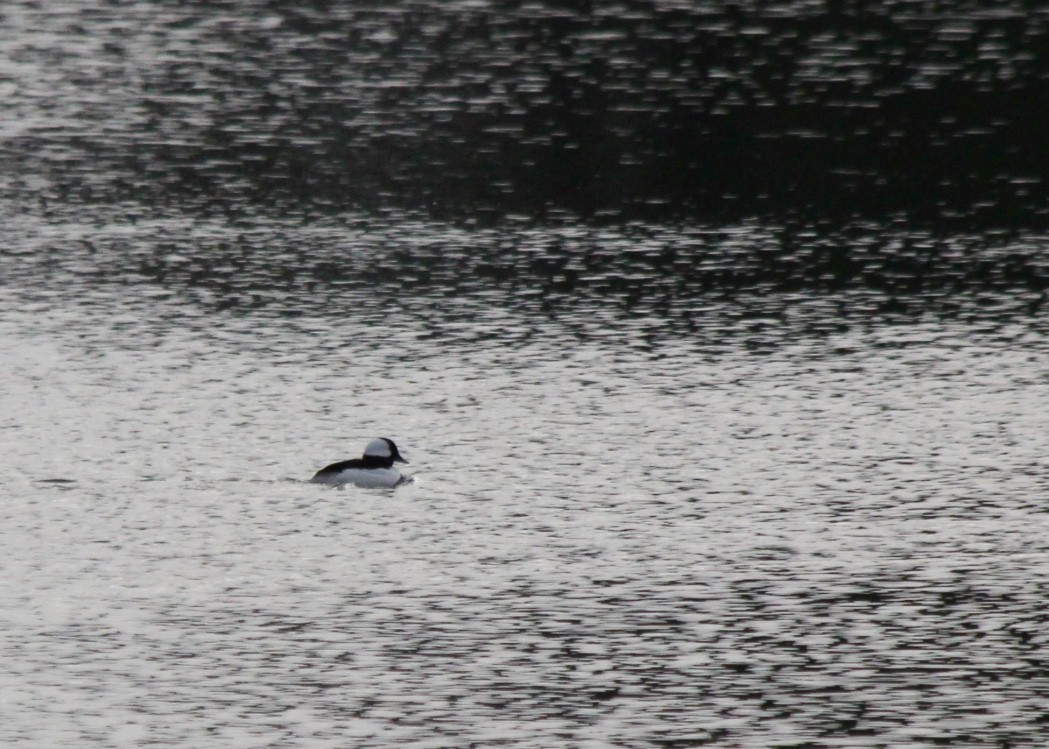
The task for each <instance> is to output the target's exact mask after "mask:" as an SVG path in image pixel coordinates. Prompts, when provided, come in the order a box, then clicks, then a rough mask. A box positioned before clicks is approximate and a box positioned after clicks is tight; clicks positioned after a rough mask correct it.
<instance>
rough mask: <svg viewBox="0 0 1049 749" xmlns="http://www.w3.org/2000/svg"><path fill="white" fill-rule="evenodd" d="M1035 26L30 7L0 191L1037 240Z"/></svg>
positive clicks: (828, 9) (1040, 175) (751, 15)
mask: <svg viewBox="0 0 1049 749" xmlns="http://www.w3.org/2000/svg"><path fill="white" fill-rule="evenodd" d="M70 6H72V7H70ZM1031 6H1032V4H1031V3H1023V2H1018V1H1016V0H1012V1H1004V0H1001V1H996V2H987V1H986V0H983V1H980V2H962V1H960V0H955V1H953V2H941V3H939V4H937V5H936V7H935V8H925V7H919V6H917V5H916V4H915V3H914V2H911V1H910V0H887V1H886V2H881V3H878V4H877V5H876V7H874V6H870V7H869V6H868V5H863V4H858V3H848V2H815V1H808V0H793V1H792V2H786V1H780V2H754V1H753V0H742V1H741V2H731V3H730V2H717V1H713V0H712V1H710V2H702V3H682V2H647V1H646V2H639V1H636V0H621V1H620V2H616V3H611V4H606V3H589V2H584V3H555V2H545V1H542V0H540V1H539V2H529V3H523V4H516V3H500V2H490V1H489V0H477V1H474V2H469V3H457V4H455V5H454V6H449V5H448V4H447V3H439V2H432V1H431V0H416V1H414V2H411V3H408V4H398V5H397V6H396V7H394V8H387V7H369V4H361V3H333V2H313V3H309V4H308V5H303V4H289V3H273V2H266V1H264V0H250V1H248V2H240V3H235V4H223V5H222V6H216V5H215V4H208V5H199V4H194V3H160V2H142V3H137V4H134V5H119V6H113V5H112V4H110V3H103V2H98V1H97V0H80V1H79V2H77V3H62V4H54V3H30V2H24V1H21V0H19V1H16V2H10V3H6V4H5V6H4V8H3V10H2V11H0V13H2V14H3V17H2V21H3V22H2V23H0V46H2V47H3V48H4V49H5V50H9V53H8V55H7V57H8V61H7V62H6V63H4V64H3V67H2V68H0V94H3V96H4V100H5V104H7V106H8V116H6V117H5V120H4V122H3V124H2V125H0V163H2V164H3V165H4V167H5V168H4V169H3V170H2V174H0V188H2V192H3V194H5V195H9V194H13V193H20V192H23V191H26V190H28V191H30V192H32V193H33V194H37V195H40V196H42V197H44V198H46V199H48V200H60V201H63V200H66V199H69V198H70V197H74V198H78V199H86V200H103V201H112V200H117V199H131V200H140V201H145V202H147V203H161V204H164V203H170V202H171V201H175V200H178V201H185V202H189V203H192V204H193V205H195V206H198V207H205V206H212V207H214V206H215V205H222V206H227V207H229V206H232V207H236V206H237V205H238V204H240V203H241V202H242V201H243V200H245V199H251V200H255V201H259V202H264V203H266V204H269V205H275V206H280V205H285V204H286V203H288V202H292V203H302V202H306V203H310V204H312V205H315V206H319V207H332V206H334V207H337V208H342V207H347V206H354V207H361V206H383V205H385V206H390V205H392V206H399V207H405V206H410V207H413V208H417V209H423V210H436V211H442V212H444V213H454V214H456V215H465V216H473V215H476V214H477V213H479V212H487V211H493V210H494V211H496V212H498V213H503V212H506V211H518V212H525V213H530V214H532V213H537V212H542V211H543V210H545V209H546V208H548V207H551V206H552V207H554V208H569V209H572V210H576V211H583V212H587V213H594V214H596V215H603V216H606V217H608V216H613V217H614V216H620V215H626V216H641V215H662V216H666V215H689V216H697V215H700V216H704V217H708V218H709V217H730V218H733V217H738V216H748V215H754V214H761V215H767V214H770V213H772V214H777V215H786V216H802V217H805V216H808V215H811V214H813V213H815V214H818V215H829V216H834V217H842V216H844V217H850V216H852V215H855V214H861V215H874V216H880V215H883V214H885V213H886V212H905V213H908V214H910V215H914V216H918V217H920V218H922V219H923V220H930V219H931V220H934V221H936V220H943V219H945V218H947V217H953V218H954V219H960V220H965V221H972V220H976V221H978V222H980V223H984V222H986V221H993V222H995V223H998V224H1000V225H1011V224H1014V223H1016V222H1017V221H1021V222H1030V221H1032V220H1036V221H1039V222H1041V223H1042V224H1044V222H1045V219H1046V208H1045V206H1046V204H1047V203H1046V198H1047V197H1049V196H1047V194H1046V182H1045V179H1044V175H1045V174H1046V173H1047V172H1049V164H1047V163H1046V155H1045V154H1046V150H1045V149H1044V148H1043V147H1042V146H1043V143H1044V140H1045V138H1044V133H1043V131H1042V129H1041V127H1040V126H1039V125H1038V124H1037V123H1040V122H1041V121H1042V120H1044V117H1040V116H1039V113H1038V112H1037V111H1034V110H1032V106H1035V104H1036V103H1037V102H1040V101H1044V100H1045V84H1044V81H1045V79H1046V74H1047V72H1049V71H1047V70H1046V60H1047V58H1046V56H1044V55H1042V54H1040V52H1039V51H1040V49H1041V44H1040V41H1041V40H1042V39H1043V38H1044V36H1045V34H1046V31H1047V23H1049V15H1047V14H1046V13H1045V11H1044V9H1042V10H1039V9H1035V8H1032V7H1031ZM26 175H28V176H26Z"/></svg>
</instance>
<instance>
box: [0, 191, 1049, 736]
mask: <svg viewBox="0 0 1049 749" xmlns="http://www.w3.org/2000/svg"><path fill="white" fill-rule="evenodd" d="M126 210H128V213H119V212H118V213H114V214H113V215H106V214H105V213H102V212H95V213H94V214H93V215H92V216H91V217H87V216H84V215H82V213H81V214H78V213H77V211H76V210H72V209H71V210H70V211H68V212H67V213H65V214H61V213H59V211H58V209H57V208H56V207H51V208H49V209H48V211H49V213H48V214H47V215H42V214H32V213H29V212H23V213H18V214H11V215H9V216H8V218H9V222H8V224H7V231H8V236H9V238H10V241H11V245H10V246H11V251H10V252H9V253H8V254H7V255H5V256H4V258H3V264H4V271H5V272H4V276H3V278H4V281H3V283H4V296H3V299H4V302H3V315H2V316H0V336H2V338H3V341H4V350H5V352H6V353H5V357H4V364H3V367H4V382H5V388H4V389H3V390H2V392H0V414H3V417H2V421H0V470H2V471H3V473H4V475H5V476H6V477H7V478H6V479H5V482H4V486H3V488H2V489H0V493H2V494H3V501H2V503H0V507H2V508H3V510H2V512H3V518H2V522H0V534H2V538H0V545H2V547H3V548H4V549H5V560H4V575H3V578H2V581H0V591H2V594H3V596H4V600H5V601H7V602H8V605H7V606H6V607H5V608H4V610H3V613H2V614H0V616H2V617H3V621H2V625H3V626H2V627H0V656H2V660H3V662H4V664H5V667H4V670H3V672H2V675H0V691H2V693H3V699H4V702H3V704H5V705H7V708H6V713H5V715H6V717H5V720H4V721H3V722H2V723H0V738H2V743H4V745H12V746H18V745H22V746H141V745H145V744H149V743H155V744H158V745H162V746H200V745H208V746H217V747H233V746H246V745H249V746H254V745H268V744H279V745H289V746H310V747H323V746H331V747H343V746H346V745H347V744H348V743H349V744H352V745H354V746H374V747H386V746H390V745H391V744H396V745H399V746H435V745H437V746H471V745H473V746H514V747H547V746H568V745H571V746H630V747H656V746H701V745H710V746H724V747H754V748H755V749H757V748H758V747H768V746H774V745H784V746H810V747H830V746H841V745H852V746H859V745H863V746H873V745H878V746H881V745H885V746H922V747H926V746H927V747H932V746H959V747H970V746H1023V745H1034V744H1037V742H1038V741H1039V740H1040V737H1041V736H1042V733H1043V732H1044V731H1043V728H1044V723H1045V721H1046V719H1047V717H1049V716H1047V714H1046V710H1045V705H1046V699H1047V697H1049V695H1047V693H1046V679H1045V663H1044V657H1043V653H1044V650H1045V644H1046V643H1045V636H1044V634H1043V632H1042V629H1044V627H1042V620H1043V619H1044V616H1043V613H1042V610H1043V608H1044V601H1045V596H1046V594H1047V592H1049V590H1047V587H1049V569H1047V566H1046V560H1049V554H1047V551H1049V549H1047V546H1046V538H1047V534H1046V532H1045V531H1046V520H1045V517H1046V515H1045V502H1044V497H1045V495H1046V489H1047V484H1046V479H1045V476H1046V473H1047V469H1049V465H1047V459H1046V457H1045V456H1046V452H1047V451H1046V442H1045V436H1044V435H1045V428H1044V427H1045V424H1044V418H1043V416H1042V414H1043V413H1044V409H1043V408H1042V406H1043V405H1044V403H1045V402H1046V400H1047V398H1049V392H1047V387H1049V379H1047V377H1046V370H1045V366H1044V361H1045V354H1046V349H1045V338H1044V327H1043V323H1042V322H1041V319H1040V317H1039V315H1038V307H1039V305H1040V300H1041V293H1042V286H1043V283H1042V280H1041V279H1042V278H1043V276H1044V265H1043V260H1042V258H1041V255H1040V253H1039V252H1038V251H1037V247H1038V246H1039V245H1040V243H1041V242H1042V240H1041V239H1040V238H1039V237H1038V236H1036V235H1024V234H1020V233H1014V234H1010V235H1001V236H994V235H991V234H987V235H984V236H982V237H976V236H972V237H968V236H955V237H936V236H933V235H925V234H923V233H921V232H914V231H910V232H905V231H903V230H901V229H897V228H893V227H891V226H885V227H880V228H878V230H877V231H875V230H874V229H875V228H876V227H869V228H868V230H866V231H865V230H864V229H863V228H862V227H857V228H854V229H852V230H849V232H844V233H839V234H834V233H831V232H825V233H819V232H813V233H811V234H803V233H800V232H798V231H788V230H786V229H784V228H783V227H776V226H770V225H765V224H758V223H753V224H749V225H738V226H735V227H722V228H701V227H697V226H691V227H676V228H675V227H670V226H666V225H643V224H634V225H626V226H623V227H619V228H614V229H613V228H593V227H587V226H584V225H580V224H572V223H570V222H566V223H564V224H560V225H548V226H545V227H543V226H538V225H534V224H529V223H515V222H512V221H510V222H504V223H502V224H500V225H499V226H494V227H488V228H478V227H451V226H443V225H440V224H437V223H433V222H423V221H420V220H418V219H411V218H410V217H403V216H402V217H389V218H385V219H383V218H375V217H372V218H364V217H343V218H341V219H330V220H324V221H321V220H315V221H309V222H288V221H279V220H275V219H262V218H260V219H257V220H247V219H244V220H241V221H240V222H235V223H226V222H221V221H215V220H207V219H200V218H190V217H181V218H180V217H177V216H172V217H166V218H158V217H157V216H153V217H147V216H145V215H138V216H137V217H134V216H133V214H134V209H126ZM378 434H387V435H389V436H391V437H393V438H394V439H396V440H397V442H398V444H399V445H401V446H402V447H403V448H404V449H405V450H406V451H408V452H409V453H410V454H411V456H412V465H411V466H410V467H409V468H410V469H411V471H412V472H414V473H415V475H416V481H415V482H414V483H412V484H410V485H408V486H405V487H403V488H401V489H398V490H397V491H395V492H393V493H384V492H382V491H367V490H354V489H345V490H332V489H330V488H325V487H318V486H315V485H311V484H308V483H306V482H305V480H306V479H308V478H309V477H310V476H311V475H312V474H313V472H314V471H315V470H316V469H317V468H319V467H320V466H322V465H324V464H326V463H329V462H331V461H333V460H336V459H339V458H342V457H351V456H355V455H356V454H357V453H359V451H360V445H361V444H362V443H363V442H364V441H365V440H366V439H368V438H370V437H372V436H375V435H378Z"/></svg>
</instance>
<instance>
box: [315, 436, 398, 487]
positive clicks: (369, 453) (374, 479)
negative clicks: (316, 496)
mask: <svg viewBox="0 0 1049 749" xmlns="http://www.w3.org/2000/svg"><path fill="white" fill-rule="evenodd" d="M407 462H408V461H407V460H405V459H404V458H402V457H401V454H400V453H399V452H397V445H395V444H393V440H388V439H386V438H385V437H376V438H375V439H373V440H372V441H371V442H369V443H368V446H367V447H365V448H364V456H363V457H360V458H354V459H353V460H343V461H341V462H339V463H332V464H331V465H330V466H326V467H324V468H322V469H320V470H319V471H317V475H316V476H314V477H313V478H312V479H310V481H312V482H313V483H315V484H333V485H337V484H356V485H357V486H397V484H399V483H401V482H402V481H404V480H405V478H404V476H402V475H401V472H400V471H398V470H397V469H396V468H394V467H393V464H394V463H407Z"/></svg>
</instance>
